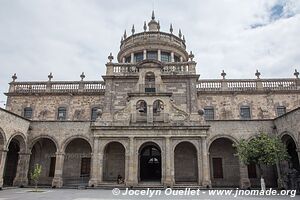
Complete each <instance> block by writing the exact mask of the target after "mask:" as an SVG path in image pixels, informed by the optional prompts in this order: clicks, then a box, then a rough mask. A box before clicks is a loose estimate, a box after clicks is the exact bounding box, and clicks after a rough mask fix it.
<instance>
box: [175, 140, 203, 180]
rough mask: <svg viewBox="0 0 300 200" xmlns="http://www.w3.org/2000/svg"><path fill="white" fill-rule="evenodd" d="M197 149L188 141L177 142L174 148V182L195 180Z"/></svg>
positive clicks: (196, 178)
mask: <svg viewBox="0 0 300 200" xmlns="http://www.w3.org/2000/svg"><path fill="white" fill-rule="evenodd" d="M197 160H198V159H197V149H196V148H195V146H194V145H193V144H191V143H190V142H181V143H179V144H178V145H177V146H176V147H175V150H174V168H175V182H176V183H180V182H182V183H183V182H197V181H198V162H197Z"/></svg>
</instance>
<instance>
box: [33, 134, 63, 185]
mask: <svg viewBox="0 0 300 200" xmlns="http://www.w3.org/2000/svg"><path fill="white" fill-rule="evenodd" d="M31 145H32V146H31V147H30V150H31V155H30V162H29V172H31V171H33V169H34V166H35V165H36V164H40V165H41V166H42V169H43V170H42V172H41V175H40V180H39V184H40V185H48V186H51V184H52V179H53V177H54V172H55V164H56V152H57V144H56V143H55V141H54V140H53V138H52V137H47V136H46V137H45V136H44V137H42V136H38V137H36V138H35V139H34V140H33V141H32V144H31ZM29 184H31V185H33V184H34V182H33V181H32V180H31V179H30V176H29Z"/></svg>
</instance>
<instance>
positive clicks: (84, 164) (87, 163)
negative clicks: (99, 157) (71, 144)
mask: <svg viewBox="0 0 300 200" xmlns="http://www.w3.org/2000/svg"><path fill="white" fill-rule="evenodd" d="M90 169H91V158H81V170H80V176H81V177H88V176H90Z"/></svg>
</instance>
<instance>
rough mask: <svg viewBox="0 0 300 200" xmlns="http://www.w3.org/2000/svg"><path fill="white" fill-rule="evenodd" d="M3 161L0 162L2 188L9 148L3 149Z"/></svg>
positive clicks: (0, 184) (0, 186)
mask: <svg viewBox="0 0 300 200" xmlns="http://www.w3.org/2000/svg"><path fill="white" fill-rule="evenodd" d="M0 152H1V163H0V188H2V187H3V176H4V167H5V162H6V156H7V150H1V151H0Z"/></svg>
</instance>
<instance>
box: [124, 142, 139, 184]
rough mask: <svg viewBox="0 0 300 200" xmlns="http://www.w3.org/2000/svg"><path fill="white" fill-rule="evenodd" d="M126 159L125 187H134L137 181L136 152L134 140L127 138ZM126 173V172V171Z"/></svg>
mask: <svg viewBox="0 0 300 200" xmlns="http://www.w3.org/2000/svg"><path fill="white" fill-rule="evenodd" d="M126 154H127V155H126V159H129V160H128V166H127V168H128V176H127V177H126V186H136V185H137V183H138V181H137V167H136V166H137V163H138V160H137V159H136V152H135V148H134V138H133V137H130V138H129V149H128V150H127V153H126ZM126 171H127V170H126Z"/></svg>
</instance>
